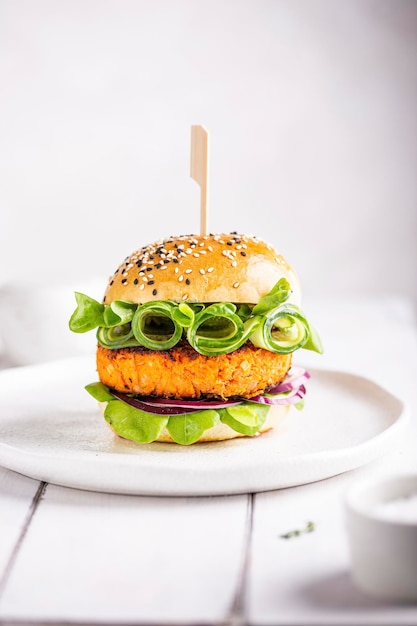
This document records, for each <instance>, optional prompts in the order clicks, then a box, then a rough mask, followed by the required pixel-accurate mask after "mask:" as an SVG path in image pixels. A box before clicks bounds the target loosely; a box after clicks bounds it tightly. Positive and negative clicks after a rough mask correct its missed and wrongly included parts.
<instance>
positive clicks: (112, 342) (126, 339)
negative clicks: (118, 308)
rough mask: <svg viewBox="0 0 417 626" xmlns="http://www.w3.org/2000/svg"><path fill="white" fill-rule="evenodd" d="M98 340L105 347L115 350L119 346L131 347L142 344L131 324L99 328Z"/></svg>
mask: <svg viewBox="0 0 417 626" xmlns="http://www.w3.org/2000/svg"><path fill="white" fill-rule="evenodd" d="M97 340H98V341H99V343H100V344H101V345H102V346H103V347H104V348H110V349H111V350H115V349H117V348H131V347H134V346H138V345H140V344H139V342H138V340H137V339H136V338H135V336H134V335H133V330H132V327H131V325H130V324H125V325H123V326H113V328H103V327H102V328H99V329H98V331H97Z"/></svg>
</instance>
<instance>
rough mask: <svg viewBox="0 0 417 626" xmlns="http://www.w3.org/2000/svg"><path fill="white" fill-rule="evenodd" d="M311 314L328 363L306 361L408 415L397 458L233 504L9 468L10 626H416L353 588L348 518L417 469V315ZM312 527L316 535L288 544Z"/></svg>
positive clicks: (391, 306) (5, 479) (5, 539)
mask: <svg viewBox="0 0 417 626" xmlns="http://www.w3.org/2000/svg"><path fill="white" fill-rule="evenodd" d="M304 309H305V310H306V311H307V312H308V314H309V317H310V318H311V319H312V320H314V321H315V322H316V326H317V327H318V328H319V329H320V333H321V335H322V338H323V341H324V343H325V349H326V351H325V355H324V356H323V357H320V356H317V355H315V354H311V355H310V354H308V353H303V355H302V356H303V363H306V364H307V365H308V364H310V365H314V366H316V367H317V366H319V367H323V368H336V369H342V370H346V371H350V372H357V373H359V374H361V375H364V376H366V377H368V378H372V379H373V380H375V381H376V382H378V383H380V384H382V385H383V386H385V387H386V388H387V389H388V390H390V391H391V392H393V393H394V394H395V395H397V396H399V397H400V398H402V399H404V400H405V401H406V402H407V403H408V404H409V405H410V409H411V420H410V422H409V425H408V432H407V436H406V437H404V439H403V441H402V443H401V444H400V447H399V448H398V449H396V450H393V451H392V453H390V454H388V455H386V456H384V457H383V458H382V459H380V460H378V461H376V462H373V463H371V464H369V465H367V466H365V467H363V468H361V469H358V470H354V471H351V472H348V473H345V474H342V475H340V476H337V477H334V478H329V479H327V480H324V481H321V482H318V483H312V484H308V485H304V486H300V487H295V488H291V489H284V490H279V491H273V492H266V493H259V494H247V495H238V496H236V495H234V496H223V497H195V498H161V497H159V498H158V497H137V496H122V495H115V494H103V493H93V492H87V491H78V490H75V489H69V488H63V487H57V486H55V485H52V484H45V483H39V482H37V481H35V480H32V479H30V478H27V477H25V476H21V475H19V474H16V473H13V472H11V471H8V470H5V469H1V468H0V622H1V623H2V624H60V625H62V624H94V625H98V624H159V625H161V624H241V625H243V624H251V625H259V626H261V625H267V624H285V625H287V624H375V625H381V624H398V625H401V624H417V605H395V604H391V603H388V602H382V601H377V600H375V599H371V598H369V597H367V596H365V595H363V594H362V593H361V592H360V591H358V590H357V589H356V588H355V587H354V585H353V583H352V580H351V575H350V561H349V553H348V546H347V536H346V530H345V518H344V508H343V502H344V494H345V491H346V489H347V488H348V487H349V486H350V485H351V484H352V483H353V482H356V481H358V480H362V479H364V478H368V477H369V476H371V475H372V476H373V475H376V474H379V473H381V474H382V473H387V472H396V471H400V470H413V471H417V411H416V410H417V402H416V399H415V391H416V389H417V385H416V382H415V380H416V375H417V332H416V321H415V311H414V309H413V306H412V304H411V303H409V302H407V301H403V300H397V299H395V298H394V297H386V298H379V299H374V300H358V301H350V302H349V301H346V302H343V301H340V300H339V301H332V300H328V301H320V302H305V304H304ZM6 365H7V363H5V362H4V361H3V366H6ZM307 401H308V396H307ZM335 409H337V407H335ZM309 521H313V522H314V523H315V530H314V532H310V533H304V534H302V535H300V536H299V537H295V538H293V539H291V540H288V539H283V538H282V537H281V535H282V534H284V533H286V532H288V531H290V530H292V529H294V528H301V527H304V526H305V524H306V523H307V522H309Z"/></svg>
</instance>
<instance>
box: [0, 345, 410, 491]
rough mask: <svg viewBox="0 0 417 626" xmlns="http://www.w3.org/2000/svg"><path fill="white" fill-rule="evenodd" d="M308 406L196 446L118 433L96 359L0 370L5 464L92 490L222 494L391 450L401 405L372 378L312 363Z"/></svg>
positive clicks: (326, 471) (278, 484)
mask: <svg viewBox="0 0 417 626" xmlns="http://www.w3.org/2000/svg"><path fill="white" fill-rule="evenodd" d="M309 371H310V373H311V379H310V381H309V382H308V390H307V396H306V403H305V408H304V410H303V411H297V410H296V409H294V408H293V409H291V411H290V413H289V414H288V416H287V417H286V418H285V420H284V421H283V422H282V424H281V426H280V427H278V428H277V429H276V430H274V431H270V432H269V433H265V434H263V435H261V436H259V437H254V438H243V439H236V440H232V441H227V442H218V443H206V444H197V445H193V446H190V447H186V446H180V445H176V444H169V443H153V444H146V445H140V444H134V443H133V442H129V441H126V440H123V439H120V438H118V437H116V436H115V435H114V434H113V433H112V432H111V431H110V429H109V428H108V427H107V425H106V423H105V421H104V419H103V418H102V416H101V413H100V412H99V409H98V407H97V406H96V404H95V401H94V400H93V399H92V398H91V397H90V396H89V395H88V394H87V393H86V392H85V391H84V389H83V387H84V385H85V384H87V383H89V382H93V381H94V380H97V375H96V372H95V368H94V362H92V359H91V358H86V357H78V358H73V359H68V360H65V361H56V362H51V363H45V364H41V365H34V366H27V367H20V368H14V369H9V370H5V371H3V372H0V465H2V466H4V467H6V468H8V469H11V470H14V471H16V472H19V473H21V474H25V475H27V476H30V477H32V478H35V479H38V480H42V481H46V482H51V483H55V484H57V485H64V486H67V487H75V488H79V489H87V490H92V491H105V492H115V493H125V494H148V495H175V496H178V495H218V494H232V493H251V492H257V491H266V490H270V489H280V488H284V487H292V486H295V485H300V484H305V483H310V482H314V481H317V480H321V479H323V478H328V477H330V476H334V475H336V474H340V473H342V472H346V471H348V470H351V469H354V468H357V467H359V466H361V465H364V464H366V463H369V462H371V461H373V460H375V459H376V458H378V457H380V456H381V455H383V454H384V453H386V452H388V451H391V450H392V449H393V447H394V446H395V445H396V443H397V442H398V438H399V436H400V434H401V431H402V426H403V423H404V417H405V409H404V405H403V403H402V402H401V401H400V400H399V399H398V398H396V397H395V396H393V395H392V394H390V393H389V392H388V391H386V390H385V389H383V388H381V387H379V386H378V385H376V384H375V383H374V382H372V381H370V380H367V379H365V378H362V377H359V376H355V375H353V374H348V373H346V372H337V371H325V370H314V369H311V368H310V370H309Z"/></svg>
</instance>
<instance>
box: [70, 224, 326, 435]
mask: <svg viewBox="0 0 417 626" xmlns="http://www.w3.org/2000/svg"><path fill="white" fill-rule="evenodd" d="M75 297H76V301H77V308H76V310H75V311H74V313H73V314H72V316H71V319H70V322H69V327H70V329H71V330H72V331H74V332H77V333H80V332H87V331H92V330H96V333H97V355H96V362H97V373H98V378H99V380H98V381H96V382H92V383H91V384H88V385H87V386H86V390H87V391H88V392H89V393H90V394H91V395H92V396H93V398H95V400H97V401H98V402H99V405H100V407H101V409H102V411H103V414H104V418H105V420H106V422H107V424H108V425H109V426H110V428H111V429H112V430H113V431H114V432H115V433H116V434H117V435H119V436H120V437H123V438H125V439H129V440H132V441H135V442H138V443H150V442H153V441H164V442H175V443H177V444H183V445H189V444H193V443H196V442H203V441H204V442H206V441H220V440H225V439H232V438H236V437H245V436H246V437H247V436H254V435H258V434H259V433H263V432H265V431H267V430H269V429H271V428H273V427H274V426H276V425H277V424H278V423H279V422H280V421H281V419H282V418H283V417H284V416H285V414H286V413H287V411H288V410H289V408H290V407H291V406H295V407H296V408H302V404H303V402H304V395H305V393H306V387H305V383H306V380H307V378H308V377H309V374H308V373H307V372H306V371H305V370H304V369H302V368H301V367H299V366H296V365H293V364H292V357H293V353H294V352H295V351H296V350H298V349H301V348H304V349H309V350H315V351H317V352H319V353H321V352H322V348H321V343H320V339H319V336H318V334H317V332H316V331H315V330H314V328H313V327H312V326H311V325H310V323H309V322H308V321H307V319H306V317H305V315H304V313H303V312H302V310H301V308H300V300H301V289H300V284H299V281H298V278H297V275H296V273H295V272H294V270H293V269H292V268H291V266H290V265H289V264H288V263H287V261H286V260H285V259H284V257H283V256H282V255H281V254H279V253H278V252H277V251H276V250H274V248H273V247H272V246H271V245H269V244H268V243H266V242H265V241H263V240H261V239H259V238H257V237H254V236H249V235H243V234H238V233H237V232H232V233H230V234H210V235H184V236H175V237H174V236H173V237H169V238H166V239H162V240H160V241H157V242H155V243H152V244H150V245H146V246H143V247H142V248H140V249H138V250H136V251H135V252H133V253H132V254H131V255H130V256H128V257H127V258H126V259H125V260H124V261H123V262H122V264H121V265H120V266H119V267H118V268H117V269H116V271H115V273H114V274H113V275H112V276H111V277H110V278H109V281H108V284H107V288H106V290H105V293H104V297H103V300H102V302H98V301H97V300H94V299H92V298H90V297H89V296H87V295H85V294H82V293H76V294H75Z"/></svg>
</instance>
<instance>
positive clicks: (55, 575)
mask: <svg viewBox="0 0 417 626" xmlns="http://www.w3.org/2000/svg"><path fill="white" fill-rule="evenodd" d="M247 507H248V497H247V496H233V497H217V498H194V499H184V498H177V499H174V498H171V499H169V498H146V497H143V498H141V497H132V496H118V495H111V494H99V493H91V492H82V491H77V490H71V489H65V488H60V487H55V486H52V485H49V486H48V488H47V490H46V492H45V495H44V498H43V499H42V501H41V502H40V504H39V507H38V509H37V511H36V514H35V516H34V518H33V520H32V524H31V526H30V529H29V531H28V533H27V535H26V539H25V542H24V545H23V546H22V548H21V550H20V552H19V555H18V558H17V561H16V564H15V567H14V569H13V571H12V573H11V576H10V579H9V582H8V585H7V587H6V589H5V591H4V594H3V599H2V604H1V613H0V619H1V618H3V619H4V618H9V619H10V618H12V619H20V620H24V619H28V620H29V619H30V620H39V621H41V622H42V621H47V620H56V621H65V620H68V621H77V620H78V621H81V622H82V621H94V622H104V623H105V622H116V623H123V622H139V623H148V624H149V623H181V624H186V623H196V622H200V623H208V622H209V623H216V622H220V621H223V620H225V619H226V618H227V617H228V615H229V613H230V610H231V606H232V603H233V601H234V597H235V592H236V588H237V586H238V580H239V575H240V569H241V565H242V556H243V553H244V552H243V547H244V541H245V529H246V520H247Z"/></svg>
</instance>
